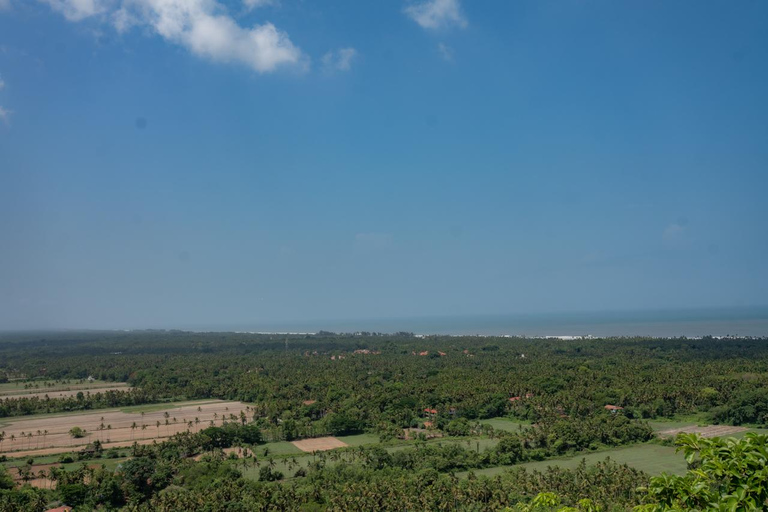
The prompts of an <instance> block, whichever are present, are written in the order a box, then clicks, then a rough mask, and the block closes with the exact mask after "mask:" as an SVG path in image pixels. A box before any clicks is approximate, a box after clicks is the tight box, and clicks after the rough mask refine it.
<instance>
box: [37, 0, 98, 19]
mask: <svg viewBox="0 0 768 512" xmlns="http://www.w3.org/2000/svg"><path fill="white" fill-rule="evenodd" d="M40 1H41V2H43V3H46V4H48V5H50V6H51V9H53V10H54V11H57V12H60V13H61V14H63V15H64V17H65V18H67V19H68V20H70V21H80V20H83V19H85V18H88V17H90V16H95V15H96V14H101V13H103V12H105V11H106V10H107V7H108V5H107V4H109V3H111V2H108V1H107V0H40Z"/></svg>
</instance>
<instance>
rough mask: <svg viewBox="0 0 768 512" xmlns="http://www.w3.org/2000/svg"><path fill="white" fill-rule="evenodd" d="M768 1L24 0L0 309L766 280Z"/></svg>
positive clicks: (666, 293)
mask: <svg viewBox="0 0 768 512" xmlns="http://www.w3.org/2000/svg"><path fill="white" fill-rule="evenodd" d="M766 19H768V3H766V2H760V1H739V2H714V1H712V2H710V1H704V2H702V1H680V2H668V1H649V2H625V1H618V2H617V1H575V0H563V1H543V0H536V1H532V0H531V1H499V2H495V1H486V2H468V1H466V0H463V1H461V0H428V1H426V0H418V1H416V0H414V1H401V0H387V1H384V0H382V1H376V2H361V1H359V0H358V1H330V0H329V1H327V2H309V1H305V0H279V1H277V0H275V1H272V2H270V1H265V0H231V1H224V0H186V1H182V0H0V80H1V81H0V84H2V85H0V327H4V328H32V327H110V328H111V327H114V328H128V327H159V326H162V327H173V326H191V325H195V324H213V323H215V324H218V325H227V324H235V323H237V324H243V323H249V322H252V323H254V324H257V323H263V322H271V321H284V320H305V319H359V318H383V317H404V316H421V315H459V314H461V315H464V314H482V313H488V314H518V313H548V312H565V311H603V310H636V309H667V308H699V307H734V306H736V307H740V306H749V305H765V304H766V303H767V302H768V301H766V299H765V290H766V289H768V286H767V285H768V263H767V262H768V222H767V219H768V202H766V200H765V191H766V188H767V186H768V123H766V119H768V99H767V98H768V94H766V91H768V31H766V30H765V23H764V22H765V20H766Z"/></svg>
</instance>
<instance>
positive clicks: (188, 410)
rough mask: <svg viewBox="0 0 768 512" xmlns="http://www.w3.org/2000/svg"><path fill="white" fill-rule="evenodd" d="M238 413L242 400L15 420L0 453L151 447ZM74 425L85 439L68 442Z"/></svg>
mask: <svg viewBox="0 0 768 512" xmlns="http://www.w3.org/2000/svg"><path fill="white" fill-rule="evenodd" d="M241 411H242V412H244V413H246V415H248V406H247V405H246V404H244V403H242V402H230V401H224V400H210V401H205V402H183V403H175V404H172V405H170V404H169V405H168V406H166V408H165V410H153V411H148V412H147V411H144V412H136V413H127V412H124V411H121V410H120V409H105V410H101V411H94V412H88V413H82V412H80V413H77V414H69V415H67V414H56V415H41V416H31V417H29V416H28V417H24V418H23V419H15V418H14V419H10V421H7V423H6V424H5V425H4V426H3V430H4V431H5V438H4V441H3V442H2V443H0V453H3V454H7V455H9V456H12V457H18V456H35V455H44V454H52V453H63V452H67V451H73V450H77V449H81V448H82V447H83V446H84V445H86V444H88V443H91V442H93V441H95V440H99V441H101V442H102V443H103V444H104V447H105V448H110V447H122V446H130V445H131V444H133V442H134V441H135V442H139V443H140V444H144V443H151V442H153V441H154V440H156V439H163V438H167V437H170V436H172V435H174V434H177V433H179V432H184V431H189V432H198V431H200V430H202V429H204V428H207V427H209V426H211V425H214V424H215V425H221V424H222V423H224V422H225V421H240V412H241ZM73 427H80V428H81V429H83V430H85V431H86V435H85V436H84V437H81V438H73V437H72V436H71V435H70V433H69V431H70V429H72V428H73Z"/></svg>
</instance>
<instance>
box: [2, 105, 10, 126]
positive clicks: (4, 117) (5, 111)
mask: <svg viewBox="0 0 768 512" xmlns="http://www.w3.org/2000/svg"><path fill="white" fill-rule="evenodd" d="M11 113H12V112H11V111H10V110H8V109H6V108H3V107H1V106H0V121H2V122H4V123H5V124H8V122H9V121H10V119H11Z"/></svg>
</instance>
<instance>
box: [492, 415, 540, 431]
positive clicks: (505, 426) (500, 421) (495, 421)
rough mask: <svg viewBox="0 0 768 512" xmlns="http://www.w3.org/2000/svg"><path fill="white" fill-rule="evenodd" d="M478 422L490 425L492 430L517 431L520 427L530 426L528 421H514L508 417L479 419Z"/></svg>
mask: <svg viewBox="0 0 768 512" xmlns="http://www.w3.org/2000/svg"><path fill="white" fill-rule="evenodd" d="M480 423H482V424H486V425H490V426H492V427H493V429H494V430H505V431H507V432H519V431H520V430H521V429H523V428H526V427H530V426H531V425H530V424H529V423H524V422H522V421H515V420H511V419H509V418H491V419H488V420H480Z"/></svg>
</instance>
